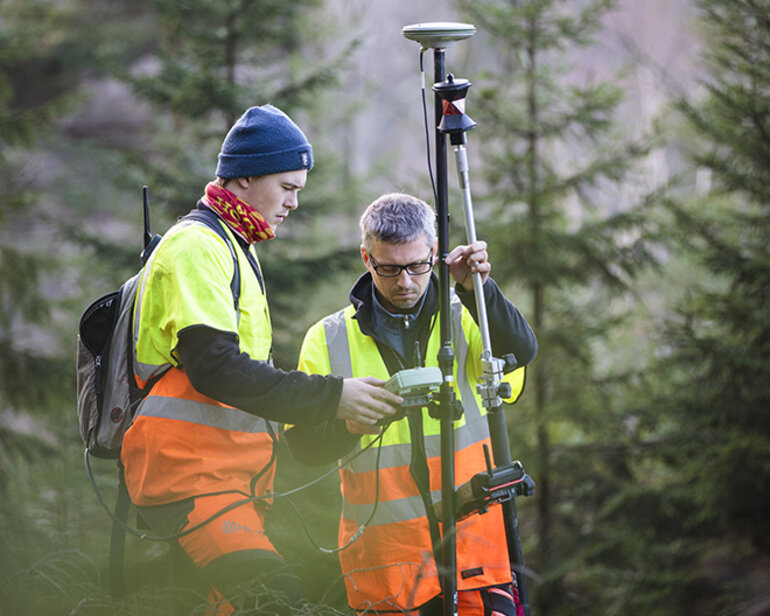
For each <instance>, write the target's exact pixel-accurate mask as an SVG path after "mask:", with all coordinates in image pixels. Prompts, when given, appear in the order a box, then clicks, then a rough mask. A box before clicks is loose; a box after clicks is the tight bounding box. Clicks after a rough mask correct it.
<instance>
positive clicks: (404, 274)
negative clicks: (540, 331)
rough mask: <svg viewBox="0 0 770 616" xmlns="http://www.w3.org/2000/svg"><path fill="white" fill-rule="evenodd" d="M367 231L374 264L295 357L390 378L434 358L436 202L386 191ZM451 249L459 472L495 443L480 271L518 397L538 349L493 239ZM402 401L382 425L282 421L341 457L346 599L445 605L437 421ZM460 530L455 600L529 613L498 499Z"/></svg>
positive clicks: (468, 607) (474, 466)
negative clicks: (486, 391)
mask: <svg viewBox="0 0 770 616" xmlns="http://www.w3.org/2000/svg"><path fill="white" fill-rule="evenodd" d="M361 236H362V243H361V257H362V259H363V262H364V266H365V267H366V270H367V271H366V272H365V273H364V274H363V275H362V276H361V277H360V278H359V279H358V281H357V282H356V284H355V285H354V286H353V289H352V290H351V291H350V304H349V305H348V306H347V307H346V308H343V309H342V310H340V311H339V312H337V313H335V314H332V315H330V316H328V317H326V318H325V319H322V320H321V321H319V322H318V323H316V324H315V325H313V326H312V327H311V328H310V329H309V330H308V332H307V334H306V336H305V340H304V342H303V343H302V351H301V352H300V357H299V365H300V369H301V370H306V371H308V372H311V373H317V374H330V373H331V374H339V375H342V376H348V377H349V376H355V375H361V374H373V375H375V376H378V377H380V378H382V379H387V378H388V376H389V375H392V374H395V373H396V372H398V371H400V370H403V369H409V368H415V367H420V366H433V367H436V366H438V359H437V356H438V351H439V348H440V345H441V336H440V332H439V326H438V324H437V321H438V314H439V288H438V278H437V277H436V275H435V274H434V273H433V272H432V269H433V264H434V263H435V261H436V249H437V242H436V232H435V213H434V211H433V209H432V208H431V207H430V206H429V205H428V204H427V203H425V202H424V201H422V200H421V199H417V198H416V197H413V196H411V195H405V194H399V193H393V194H387V195H383V196H381V197H379V198H378V199H376V200H375V201H374V202H373V203H372V204H371V205H369V207H368V208H367V209H366V211H365V212H364V214H363V215H362V216H361ZM445 259H446V263H447V265H448V267H449V274H450V276H451V277H452V278H453V279H454V281H455V286H454V289H453V290H450V301H449V307H448V310H449V313H450V314H449V320H450V323H451V342H452V349H453V351H454V356H455V362H454V379H453V382H452V385H453V387H454V389H455V394H456V395H457V399H458V400H460V401H461V402H462V405H463V414H462V416H461V417H460V419H459V420H458V421H456V422H455V423H454V431H455V434H454V442H455V454H454V455H455V460H454V461H455V470H456V473H455V480H456V485H457V486H459V485H461V484H462V483H464V482H466V481H468V480H470V478H471V477H473V476H474V475H475V474H477V473H480V472H483V471H485V470H486V463H485V456H484V446H485V445H486V446H489V445H490V438H489V427H488V425H487V418H486V409H485V408H484V406H483V404H482V401H481V398H480V396H479V394H478V392H477V391H476V388H475V385H476V384H477V383H478V382H479V377H480V375H481V374H482V372H483V366H482V364H481V351H482V348H481V346H482V345H481V333H480V331H479V327H478V325H477V315H476V302H475V295H474V288H473V274H474V273H475V272H478V273H480V274H481V278H482V281H483V292H484V298H485V300H486V306H487V316H488V322H489V329H490V338H491V341H492V353H493V355H494V356H495V357H500V358H506V359H507V363H506V372H508V373H510V376H509V377H507V378H510V379H511V385H512V386H513V389H514V392H515V395H516V397H517V396H518V394H519V393H520V392H521V389H522V387H523V384H524V381H523V370H524V366H525V365H527V364H528V363H529V362H530V361H532V359H533V358H534V357H535V354H536V352H537V340H536V339H535V335H534V333H533V332H532V329H531V328H530V327H529V325H528V324H527V321H526V319H525V318H524V317H523V316H522V314H521V313H520V312H519V310H518V309H517V308H516V306H514V305H513V304H512V303H511V302H510V301H509V300H508V299H506V297H505V296H504V295H503V294H502V292H501V291H500V289H499V288H498V286H497V285H496V284H495V282H494V281H493V280H492V279H491V278H490V277H489V272H490V269H491V265H490V263H489V261H488V257H487V250H486V243H485V242H482V241H477V242H475V243H473V244H470V245H467V246H466V245H461V246H457V247H456V248H454V250H452V251H451V252H449V254H448V255H447V256H446V258H445ZM417 349H419V352H417ZM405 415H406V416H404V417H402V418H399V419H395V420H394V421H392V422H390V423H389V424H388V425H387V427H385V428H384V429H383V431H382V433H380V431H379V430H378V429H376V428H375V429H372V427H371V426H370V425H365V424H356V422H355V421H342V420H340V419H337V418H331V419H329V420H328V421H327V422H325V423H323V424H318V425H308V424H306V425H302V426H299V425H298V426H294V427H292V428H291V429H289V430H288V431H287V432H286V437H287V441H288V443H289V446H290V447H291V451H292V453H293V454H294V456H295V457H296V458H297V459H298V460H299V461H300V462H304V463H306V464H324V463H328V462H329V461H331V460H335V459H337V458H343V462H344V464H343V466H342V468H341V470H340V477H341V492H342V516H341V519H340V527H339V543H340V547H342V548H343V549H341V550H340V553H339V557H340V565H341V567H342V574H343V576H344V577H345V586H346V589H347V595H348V602H349V603H350V606H351V607H352V608H353V609H355V610H356V611H357V612H358V613H360V614H375V613H376V614H386V613H398V614H410V615H413V616H418V615H419V616H435V615H438V614H442V613H444V612H443V602H442V597H441V595H440V593H441V587H440V580H439V574H438V570H439V566H440V565H439V563H440V562H441V560H440V558H438V559H437V558H436V556H437V555H436V554H435V553H434V546H437V545H439V544H440V540H441V537H440V526H439V523H440V520H438V519H437V516H436V515H435V512H434V510H433V506H432V505H433V503H435V502H437V501H438V500H439V499H440V498H441V493H440V491H439V488H440V486H441V485H442V480H441V438H440V436H441V434H440V422H439V420H438V419H435V418H433V417H431V416H430V413H429V412H428V409H427V408H413V409H407V412H406V414H405ZM379 439H381V440H379ZM378 441H379V442H378ZM490 450H491V449H490ZM348 455H349V457H346V456H348ZM455 530H456V533H455V536H456V541H457V553H456V557H457V560H456V562H457V589H458V593H457V601H458V612H459V614H461V615H462V616H489V615H490V614H494V615H497V616H520V614H519V612H518V609H519V606H518V605H517V593H516V588H515V586H514V585H512V576H511V567H510V560H509V558H508V551H507V544H506V538H505V527H504V525H503V518H502V512H501V507H500V505H492V506H490V507H489V511H488V512H486V513H485V514H484V515H478V514H474V515H471V516H468V517H466V518H464V519H462V520H458V522H457V526H456V529H455ZM343 546H344V547H343ZM437 561H438V562H437Z"/></svg>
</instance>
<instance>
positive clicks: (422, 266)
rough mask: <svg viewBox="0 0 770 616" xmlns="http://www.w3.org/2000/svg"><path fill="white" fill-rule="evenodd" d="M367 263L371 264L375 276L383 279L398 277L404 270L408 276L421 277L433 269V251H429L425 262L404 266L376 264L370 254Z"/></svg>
mask: <svg viewBox="0 0 770 616" xmlns="http://www.w3.org/2000/svg"><path fill="white" fill-rule="evenodd" d="M367 254H369V253H367ZM369 261H370V262H371V264H372V268H373V269H374V271H375V272H377V275H378V276H382V277H383V278H394V277H396V276H400V275H401V272H402V270H406V273H407V274H409V275H410V276H421V275H422V274H427V273H428V272H429V271H430V270H431V268H432V267H433V251H431V253H430V255H428V260H427V261H418V262H417V263H407V264H406V265H395V264H393V263H380V264H378V263H377V262H376V261H375V260H374V257H372V255H371V254H369Z"/></svg>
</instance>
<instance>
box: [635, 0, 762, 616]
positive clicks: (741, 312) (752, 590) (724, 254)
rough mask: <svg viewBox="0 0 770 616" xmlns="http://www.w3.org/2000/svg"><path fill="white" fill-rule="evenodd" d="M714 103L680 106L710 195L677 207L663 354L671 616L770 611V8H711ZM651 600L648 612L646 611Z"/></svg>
mask: <svg viewBox="0 0 770 616" xmlns="http://www.w3.org/2000/svg"><path fill="white" fill-rule="evenodd" d="M698 7H699V9H700V17H701V25H702V29H701V35H702V40H703V45H704V49H705V51H704V53H703V55H702V57H703V60H704V67H705V68H706V69H707V76H706V77H705V79H704V81H703V84H702V85H703V86H704V90H705V97H704V98H702V99H700V100H691V99H682V100H680V101H679V103H678V108H679V109H680V110H681V112H682V113H683V114H684V116H685V118H686V119H687V120H688V123H689V127H690V129H691V133H690V138H689V140H688V142H687V143H686V149H685V152H686V154H687V155H688V157H689V158H690V160H691V161H692V164H693V166H694V167H695V168H697V169H698V170H699V176H700V177H704V176H707V177H710V183H711V186H710V190H709V191H708V192H706V194H705V195H703V196H701V197H698V198H694V199H691V200H689V201H685V202H682V203H680V202H670V203H669V204H668V205H669V207H668V212H669V213H670V214H671V215H672V220H673V225H672V226H673V228H674V229H675V230H676V232H677V238H678V240H679V242H680V250H681V253H682V254H686V255H690V256H692V255H695V263H696V265H697V266H699V267H700V268H702V271H703V276H702V280H701V281H700V282H699V283H698V284H693V285H691V286H690V287H689V288H686V289H683V292H682V295H681V298H680V300H679V302H678V304H677V306H676V307H675V312H674V314H673V315H672V316H671V318H669V319H668V320H667V322H666V324H665V328H664V330H663V333H662V336H661V339H660V341H659V344H660V347H661V348H662V349H665V351H666V354H665V357H664V358H663V360H662V361H661V363H660V364H659V369H660V370H659V373H658V377H659V379H660V382H661V385H660V387H659V388H657V389H656V390H655V393H656V397H655V398H654V399H653V401H652V403H651V404H654V405H656V406H657V407H658V410H659V413H660V415H659V430H660V434H661V438H662V442H663V444H664V446H663V447H662V448H661V452H660V454H661V455H660V458H659V461H660V463H661V470H660V471H659V475H660V476H661V477H663V478H664V480H663V481H661V482H660V483H659V484H657V485H653V486H651V487H650V489H649V491H645V492H642V493H641V494H640V495H639V496H640V498H644V499H645V500H647V502H650V501H651V500H652V499H654V500H655V501H656V502H657V503H659V506H658V507H657V508H656V511H657V515H656V527H657V529H658V532H657V533H656V536H655V540H654V546H651V547H649V548H648V549H647V550H644V551H643V552H641V553H643V554H644V558H645V560H646V564H647V566H651V563H652V562H653V561H654V562H656V563H661V562H663V563H665V569H666V571H667V572H668V575H665V576H663V575H661V576H658V577H655V578H652V579H651V580H650V589H649V590H650V593H649V596H658V597H660V596H664V597H667V598H668V604H669V606H671V608H670V610H669V611H668V612H667V613H669V614H691V613H744V614H759V613H765V612H767V610H768V606H770V595H768V592H767V585H766V584H765V583H764V582H762V581H761V580H767V578H768V571H769V568H768V565H767V562H768V555H770V543H769V542H768V538H767V531H766V527H767V519H768V516H769V515H770V458H769V457H768V451H770V249H769V248H768V237H770V209H769V208H770V87H769V86H768V84H770V4H768V2H766V1H755V0H700V1H699V2H698ZM651 605H652V602H651V601H648V602H647V604H646V605H644V604H639V608H640V609H641V610H644V609H645V608H647V607H649V606H651Z"/></svg>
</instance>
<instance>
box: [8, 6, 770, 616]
mask: <svg viewBox="0 0 770 616" xmlns="http://www.w3.org/2000/svg"><path fill="white" fill-rule="evenodd" d="M419 4H420V6H419V8H418V7H416V6H415V5H416V3H413V2H412V3H410V2H400V1H398V2H396V1H393V2H363V1H360V0H359V1H354V0H348V1H345V0H295V2H292V3H285V2H281V1H280V0H185V1H184V2H181V1H180V2H175V1H172V0H58V1H56V2H49V1H43V0H0V185H1V186H2V189H3V195H4V199H3V201H4V203H3V205H2V207H1V208H0V612H2V613H3V614H22V613H25V614H29V613H41V614H51V615H55V614H116V613H131V614H145V613H146V614H156V613H157V614H163V613H168V612H167V607H168V604H167V601H168V597H167V595H166V594H165V591H166V589H168V587H169V585H170V584H171V581H170V580H169V573H168V570H169V564H168V563H169V557H168V555H167V549H166V546H165V545H164V544H162V543H153V542H148V541H141V540H139V539H135V538H132V537H129V539H128V545H127V554H126V582H127V585H128V595H127V597H125V598H123V599H120V600H117V599H114V598H112V597H111V596H110V593H109V583H108V576H107V559H108V543H109V532H110V521H109V519H108V516H107V514H106V513H105V512H104V511H103V510H102V509H101V507H100V505H99V503H98V501H97V499H96V498H95V496H94V494H93V493H92V491H91V487H90V485H89V483H88V480H87V476H86V473H85V470H84V468H83V459H82V443H81V441H80V438H79V436H78V432H77V425H76V415H75V383H74V381H75V369H74V362H75V338H76V330H77V323H78V318H79V316H80V314H81V312H82V311H83V309H84V308H85V307H86V305H88V303H90V301H91V300H92V299H94V298H95V297H97V296H99V295H101V294H103V293H106V292H108V291H110V290H112V289H114V288H116V287H117V286H118V285H119V284H120V283H121V282H122V281H123V280H124V279H126V278H127V277H128V276H129V275H131V274H132V273H133V272H134V271H136V269H137V268H138V265H139V261H138V253H139V251H140V250H141V244H142V239H141V230H142V216H141V187H142V186H143V185H148V186H149V193H150V202H151V212H152V222H153V231H155V232H163V231H164V230H165V229H167V228H168V227H169V226H170V225H171V224H172V222H173V220H174V219H175V218H176V217H177V216H179V215H182V214H184V213H185V212H186V211H188V210H189V209H190V207H191V205H192V204H194V202H195V201H196V199H197V198H198V197H199V195H200V194H201V191H202V188H203V186H204V185H205V183H206V182H207V181H208V180H209V179H211V177H212V175H213V170H214V165H215V161H216V154H217V152H218V148H219V146H220V144H221V140H222V137H223V135H224V133H225V131H226V130H227V127H228V126H229V125H230V124H231V123H232V121H233V120H234V119H235V118H237V117H238V115H239V114H240V113H241V112H242V111H243V110H244V109H245V108H247V107H248V106H251V105H253V104H264V103H267V102H271V103H273V104H276V105H278V106H279V107H281V108H283V109H286V110H287V111H289V112H290V113H291V115H292V116H293V117H295V118H296V119H297V121H298V123H299V124H300V125H301V126H302V127H303V128H304V129H305V131H306V133H307V134H308V136H309V138H310V140H311V142H312V143H313V146H314V152H315V158H316V168H314V170H313V171H312V172H311V174H310V177H309V182H308V186H307V188H306V189H305V190H304V191H303V193H302V199H301V207H300V209H299V210H298V211H297V212H296V213H295V214H294V215H292V219H291V220H290V221H289V223H288V224H287V225H286V228H285V229H283V228H282V229H281V239H280V241H279V242H274V243H273V242H270V243H266V244H265V245H260V254H261V260H262V264H263V267H264V270H265V275H266V279H267V282H268V293H269V296H270V304H271V308H272V316H273V321H274V327H275V348H276V355H275V359H276V363H277V364H278V366H280V367H283V368H286V369H291V368H292V367H293V366H294V364H295V362H296V358H297V354H298V350H299V345H300V342H301V338H302V335H303V333H304V331H305V330H306V328H307V327H308V326H309V325H310V324H312V323H313V322H315V321H316V320H317V319H318V318H320V317H322V316H324V315H325V314H328V313H330V312H332V311H333V310H336V309H337V308H339V307H341V306H342V305H343V304H344V303H345V302H346V300H347V291H348V289H349V287H350V286H351V284H352V282H353V281H354V279H355V277H356V276H357V275H358V273H360V271H361V270H362V266H361V264H360V262H359V257H358V251H357V246H358V239H357V232H356V224H357V218H358V215H360V213H361V211H362V210H363V208H364V207H365V205H366V204H367V203H369V202H370V201H371V200H372V199H373V198H375V197H376V196H378V195H379V194H381V193H382V192H389V191H394V190H399V191H405V192H412V193H414V194H417V195H418V196H421V197H423V198H425V199H426V200H428V201H429V202H431V203H432V202H433V200H432V191H431V188H430V180H429V178H428V174H427V165H426V144H425V137H424V128H423V123H422V122H423V119H422V108H421V103H420V92H419V84H420V79H419V45H417V44H416V43H413V42H410V41H407V40H406V39H404V38H403V37H402V36H401V34H400V29H401V27H402V26H404V25H407V24H411V23H418V22H428V21H466V22H468V23H473V24H475V25H476V27H477V29H478V32H477V34H476V35H475V36H474V37H473V38H471V39H469V40H468V41H464V42H462V43H459V44H458V45H457V46H454V47H451V48H450V49H449V50H448V52H447V69H448V70H449V71H451V72H453V73H454V74H455V75H456V76H458V77H461V78H467V79H470V81H471V82H472V84H473V85H472V88H471V90H470V92H469V96H468V100H467V112H468V114H469V115H470V116H471V117H472V118H473V119H474V120H475V121H476V122H477V123H478V126H477V127H476V128H475V129H474V130H473V131H472V132H471V133H469V140H468V152H469V159H470V165H471V171H470V173H471V186H472V190H473V197H474V205H475V208H476V224H477V230H478V234H479V237H481V238H482V239H485V240H487V241H488V242H489V244H490V255H491V262H492V264H493V276H494V278H495V280H496V281H497V282H498V284H500V286H501V287H502V288H503V290H504V291H505V293H506V295H507V296H508V297H509V298H511V299H512V300H513V301H514V302H515V303H516V304H517V305H518V306H519V307H520V308H521V309H522V311H523V312H524V314H525V315H526V316H527V318H528V320H529V321H530V323H531V324H532V325H533V327H534V329H535V331H536V333H537V335H538V338H539V341H540V353H539V355H538V357H537V359H536V360H535V362H534V363H533V364H532V366H531V367H530V368H528V372H527V386H526V388H525V391H524V393H523V395H522V396H521V398H520V400H519V401H518V402H517V403H516V404H514V405H510V408H507V411H506V412H507V422H508V429H509V436H510V441H511V449H512V455H513V457H514V459H520V460H521V461H522V462H523V463H524V466H525V468H526V469H527V471H528V472H529V474H530V475H531V476H532V477H533V478H534V479H535V481H536V482H537V490H536V494H535V495H534V496H532V497H528V498H526V499H524V498H519V499H518V500H517V506H518V512H519V520H520V533H521V538H522V543H523V550H524V557H525V562H526V564H527V566H528V569H529V577H528V588H529V593H530V598H531V601H532V605H533V613H534V614H537V615H543V616H545V615H553V616H556V615H559V616H562V615H564V616H566V615H572V614H581V615H582V614H646V615H655V614H661V615H662V614H665V615H667V616H671V615H674V616H676V615H680V614H681V615H686V614H698V615H701V614H725V615H728V614H730V615H732V614H747V615H749V614H750V615H759V614H767V613H770V590H768V585H767V580H768V578H769V577H770V561H769V560H768V557H769V556H770V554H769V550H768V547H769V546H768V534H767V531H766V527H767V522H766V521H767V519H768V513H770V455H769V452H770V418H769V417H768V414H769V412H768V403H769V402H770V374H769V373H770V318H769V317H770V315H769V314H768V305H769V303H770V302H768V295H769V294H770V254H768V245H767V237H768V234H767V231H768V223H769V221H770V217H769V216H768V215H769V214H770V212H768V204H770V3H768V2H767V1H766V0H692V1H690V0H670V1H665V0H644V1H643V2H638V1H634V0H619V1H617V2H613V1H611V0H581V1H577V2H576V1H570V2H567V1H562V0H518V1H515V0H511V1H504V0H477V1H473V0H467V1H464V0H458V1H457V2H455V3H451V4H450V3H448V2H439V1H437V0H432V1H424V2H420V3H419ZM426 66H427V67H430V66H431V58H430V53H427V54H426ZM426 80H427V83H428V85H430V83H431V75H430V68H428V70H427V75H426ZM431 103H432V98H431V97H430V92H429V105H430V104H431ZM430 109H431V108H430V107H429V110H430ZM449 170H450V174H449V178H450V212H451V213H452V214H453V219H452V220H453V222H452V229H451V239H450V243H451V244H452V245H455V244H457V243H461V242H463V241H464V239H463V238H464V229H463V228H462V223H461V221H462V216H461V212H460V210H461V209H462V201H461V199H460V197H459V193H458V190H457V184H456V182H455V181H454V178H455V175H454V162H453V160H451V156H450V160H449ZM94 467H95V468H94V471H95V474H96V481H97V484H98V486H99V487H100V489H101V490H102V492H103V493H104V494H105V498H106V499H107V501H108V502H111V500H112V499H113V498H114V494H115V483H116V473H115V467H114V464H113V463H110V462H99V461H97V462H96V463H95V464H94ZM278 468H279V470H278V478H277V490H278V491H279V492H281V491H287V490H290V489H293V488H296V487H298V486H300V485H302V484H304V483H305V482H307V481H309V480H310V479H312V478H314V477H317V476H320V475H321V474H322V473H324V472H327V471H329V470H330V469H329V468H319V469H308V468H303V467H300V466H299V465H297V464H296V463H295V462H294V461H293V460H292V459H291V456H290V455H289V454H288V452H287V451H286V450H285V449H283V448H282V449H281V452H280V457H279V467H278ZM291 499H292V501H293V503H294V505H295V506H296V509H297V510H299V511H300V512H301V516H302V518H303V520H301V519H300V517H298V515H297V514H296V512H295V507H293V506H292V504H291V503H290V502H289V499H288V498H278V499H276V501H275V504H274V507H273V510H272V512H271V514H270V516H269V531H270V533H271V535H272V537H273V538H274V541H275V543H276V545H277V547H278V548H279V550H280V551H281V552H282V553H283V554H284V555H285V556H286V559H287V561H288V562H289V563H290V564H291V566H292V567H294V568H295V570H296V571H297V573H298V574H299V575H300V576H301V578H302V580H303V583H304V585H305V589H306V593H307V596H308V598H309V599H310V600H311V601H312V602H313V603H314V604H315V608H312V607H311V608H308V609H310V611H308V612H307V613H337V612H342V613H347V612H346V609H347V608H346V603H345V599H344V590H343V584H342V581H341V578H340V572H339V568H338V565H337V560H336V557H335V556H333V555H329V554H324V553H321V552H319V551H318V550H316V549H315V548H314V547H313V545H312V543H311V542H310V540H309V539H308V537H307V536H306V535H305V533H304V531H301V530H300V528H302V526H303V523H304V524H305V525H306V527H307V530H308V531H309V532H310V534H311V535H312V536H313V539H314V540H315V541H316V542H317V543H319V544H321V545H323V546H327V547H332V546H334V544H335V541H336V522H337V518H338V515H339V494H338V488H337V483H336V479H335V478H334V474H332V477H331V478H330V479H326V480H324V481H322V482H320V483H319V484H317V485H315V486H313V487H311V488H309V489H306V490H303V491H301V492H299V493H297V494H296V495H294V496H292V497H291ZM313 609H315V610H316V612H313ZM262 613H265V612H262Z"/></svg>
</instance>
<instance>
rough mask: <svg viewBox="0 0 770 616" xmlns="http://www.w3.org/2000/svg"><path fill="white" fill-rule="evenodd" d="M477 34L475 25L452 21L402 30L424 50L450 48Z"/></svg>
mask: <svg viewBox="0 0 770 616" xmlns="http://www.w3.org/2000/svg"><path fill="white" fill-rule="evenodd" d="M475 33H476V26H474V25H473V24H462V23H456V22H452V21H433V22H428V23H424V24H411V25H409V26H404V27H403V28H401V34H403V35H404V36H405V37H406V38H408V39H409V40H410V41H417V42H418V43H420V45H422V47H423V48H424V49H428V48H436V47H449V46H450V45H454V44H455V43H456V42H457V41H462V40H463V39H467V38H470V37H471V36H473V35H474V34H475Z"/></svg>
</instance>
